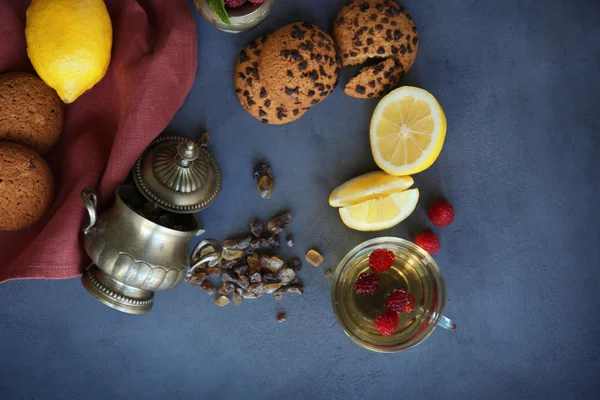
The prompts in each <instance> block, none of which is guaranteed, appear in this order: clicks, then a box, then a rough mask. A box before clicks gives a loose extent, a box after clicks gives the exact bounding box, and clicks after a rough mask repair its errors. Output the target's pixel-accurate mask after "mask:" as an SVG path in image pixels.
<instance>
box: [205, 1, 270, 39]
mask: <svg viewBox="0 0 600 400" xmlns="http://www.w3.org/2000/svg"><path fill="white" fill-rule="evenodd" d="M276 1H277V0H265V2H264V3H262V4H253V3H250V2H247V3H246V4H244V5H243V6H241V7H238V8H228V9H227V14H228V15H229V20H230V21H231V25H227V24H226V23H224V22H223V21H221V19H220V18H219V16H218V15H217V13H215V12H214V11H213V9H212V8H211V7H210V5H209V4H208V1H206V0H194V6H195V7H196V10H198V12H199V13H200V15H202V17H203V18H204V19H205V20H207V21H208V22H209V23H210V24H212V25H213V26H214V27H215V28H217V29H219V30H222V31H223V32H228V33H240V32H244V31H247V30H249V29H251V28H254V27H255V26H257V25H258V24H260V23H261V22H262V21H263V20H264V19H265V18H267V15H269V13H270V12H271V10H272V9H273V6H274V5H275V2H276Z"/></svg>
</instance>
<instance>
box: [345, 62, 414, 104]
mask: <svg viewBox="0 0 600 400" xmlns="http://www.w3.org/2000/svg"><path fill="white" fill-rule="evenodd" d="M403 77H404V68H402V65H401V64H400V61H399V60H398V59H397V58H388V59H385V60H384V61H382V62H380V63H379V64H377V65H372V66H369V67H364V68H362V69H361V70H360V72H359V73H358V75H356V76H355V77H354V78H352V79H350V81H349V82H348V84H347V85H346V88H345V89H344V93H346V94H347V95H348V96H351V97H356V98H359V99H370V98H376V97H381V96H383V95H385V94H387V92H389V91H390V90H392V89H393V88H395V87H396V85H397V84H398V82H400V80H401V79H402V78H403Z"/></svg>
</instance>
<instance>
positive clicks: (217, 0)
mask: <svg viewBox="0 0 600 400" xmlns="http://www.w3.org/2000/svg"><path fill="white" fill-rule="evenodd" d="M207 1H208V4H209V5H210V8H212V9H213V11H214V12H215V13H216V14H217V16H218V17H219V18H220V19H221V21H223V22H224V23H226V24H227V25H231V21H230V20H229V15H227V10H225V2H224V1H223V0H207Z"/></svg>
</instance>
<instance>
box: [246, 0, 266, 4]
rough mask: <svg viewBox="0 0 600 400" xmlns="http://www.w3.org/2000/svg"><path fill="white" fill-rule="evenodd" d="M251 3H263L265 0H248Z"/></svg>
mask: <svg viewBox="0 0 600 400" xmlns="http://www.w3.org/2000/svg"><path fill="white" fill-rule="evenodd" d="M248 1H249V2H250V3H254V4H262V3H264V2H265V0H248Z"/></svg>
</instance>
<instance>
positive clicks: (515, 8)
mask: <svg viewBox="0 0 600 400" xmlns="http://www.w3.org/2000/svg"><path fill="white" fill-rule="evenodd" d="M279 3H280V4H278V5H277V6H276V8H275V10H274V12H273V14H272V15H271V16H270V18H269V19H268V20H267V21H266V22H265V23H264V24H263V25H261V26H260V27H259V28H258V29H257V30H255V31H253V32H249V33H245V34H242V35H239V36H231V35H227V34H223V33H220V32H218V31H216V30H215V29H213V28H212V27H211V26H209V25H208V24H206V23H205V22H204V21H203V20H201V19H200V18H198V17H197V22H198V24H197V25H198V26H197V32H198V35H199V54H198V56H199V60H200V64H199V70H198V77H197V79H196V83H195V85H194V88H193V90H192V92H191V93H190V95H189V97H188V99H187V101H186V103H185V104H184V106H183V107H182V109H181V110H180V111H179V113H178V114H177V116H176V118H175V120H174V121H173V124H172V128H173V129H174V130H176V131H179V132H180V133H183V134H187V135H190V136H194V135H197V133H199V131H200V129H202V128H206V129H208V130H209V131H210V132H211V133H212V135H213V145H212V151H213V153H214V154H215V156H216V158H217V159H218V160H219V162H220V164H221V167H222V170H223V191H222V193H221V195H220V197H219V199H218V201H217V202H216V203H215V204H214V206H212V207H211V208H210V209H208V210H207V211H205V212H203V213H202V214H201V215H200V218H201V220H202V221H203V224H204V226H205V228H206V229H207V235H208V236H210V237H215V238H218V239H222V238H223V237H224V236H225V235H226V234H229V233H232V232H233V233H235V232H243V231H245V230H246V229H247V228H246V227H247V222H248V221H249V220H250V219H251V218H252V217H254V216H258V217H261V218H268V217H269V216H270V215H271V214H273V213H274V212H276V211H278V210H280V209H284V208H289V209H291V210H292V211H293V212H294V214H295V220H294V222H293V224H292V227H291V231H292V232H293V233H294V235H295V237H296V242H297V245H296V246H295V247H294V248H293V249H291V251H288V254H289V255H293V254H297V255H301V254H303V253H304V252H305V251H306V250H307V249H308V248H310V247H312V246H318V247H320V248H321V249H322V251H323V253H324V255H325V259H326V262H325V266H324V267H321V268H319V269H316V268H312V267H308V266H307V267H305V268H304V269H303V270H302V272H301V277H302V278H303V280H304V282H305V284H306V290H307V295H306V296H304V297H302V298H297V297H295V298H292V297H290V298H286V299H284V300H283V301H281V302H275V301H273V300H272V299H270V298H263V299H259V300H256V301H254V302H246V303H244V304H243V305H242V306H241V307H233V306H227V307H225V308H217V307H216V306H214V305H212V304H211V302H212V299H211V298H210V297H208V296H206V295H204V294H202V293H200V292H199V291H198V290H197V289H193V288H191V287H189V286H187V285H181V286H180V287H178V288H177V289H175V290H173V291H171V292H168V293H162V294H158V295H157V299H156V300H157V301H156V305H155V307H154V310H153V311H152V313H150V314H149V315H147V316H143V317H134V316H129V315H125V314H121V313H118V312H116V311H113V310H111V309H109V308H107V307H104V306H102V305H101V304H100V303H98V302H97V301H96V300H94V299H93V298H92V297H91V296H89V295H88V294H87V293H86V292H85V290H84V289H83V288H82V287H81V285H80V283H79V280H77V279H74V280H69V281H26V282H9V283H6V284H3V285H0V398H1V399H3V400H4V399H79V398H81V399H142V398H143V399H198V398H222V399H245V398H269V399H271V398H278V399H280V398H287V399H292V398H302V399H304V398H306V399H316V398H322V399H348V398H358V399H366V398H373V397H375V394H377V395H378V397H379V398H382V399H387V398H404V399H442V398H444V399H517V398H518V399H521V398H527V399H591V398H594V397H595V396H594V395H597V394H598V393H600V380H599V379H598V377H599V376H600V365H599V359H600V354H599V353H600V352H599V347H600V345H599V343H600V340H599V339H598V338H599V337H600V324H599V323H598V322H597V318H598V309H599V306H600V296H598V284H599V282H600V250H599V249H600V246H599V244H600V234H599V227H598V226H599V223H600V220H599V217H598V207H599V205H600V187H599V185H600V157H599V155H598V153H599V152H600V132H599V131H600V120H599V114H600V113H599V111H600V90H599V87H600V79H599V78H598V73H599V72H600V2H598V1H567V0H539V1H534V0H522V1H518V0H504V1H477V0H469V1H467V0H463V1H457V0H450V1H433V0H421V1H417V0H411V1H405V5H406V6H407V8H408V9H409V10H410V11H411V12H412V14H413V16H414V18H415V20H416V22H417V25H418V27H419V30H420V33H421V42H420V43H421V47H420V49H419V55H418V57H417V62H416V64H415V66H414V67H413V69H412V71H411V72H410V74H409V75H408V77H407V78H406V80H405V81H404V82H403V83H404V84H412V85H417V86H421V87H423V88H426V89H427V90H429V91H431V92H432V93H433V94H434V95H435V96H436V97H437V98H438V99H439V101H440V103H441V104H442V105H443V107H444V109H445V111H446V115H447V117H448V136H447V140H446V144H445V147H444V150H443V151H442V154H441V156H440V158H439V159H438V161H437V162H436V163H435V164H434V165H433V166H432V167H431V168H430V169H428V170H427V171H425V172H423V173H421V174H419V175H417V176H415V181H416V187H418V188H419V189H420V190H421V198H422V201H421V202H420V204H419V207H418V209H417V211H416V212H415V213H414V214H413V215H412V216H411V217H410V218H409V219H408V220H407V221H406V222H405V223H403V224H401V225H400V226H398V227H397V228H394V229H391V230H390V231H386V232H382V234H389V235H397V236H400V237H412V235H413V234H414V233H416V232H418V231H420V230H421V229H422V228H423V227H425V226H427V222H426V221H427V220H426V216H425V212H424V209H426V207H427V205H428V204H429V203H430V202H431V201H433V200H435V199H437V198H438V197H440V196H443V197H447V198H448V199H449V200H450V201H451V202H452V203H453V204H454V206H455V209H456V212H457V219H456V222H455V224H454V225H452V226H451V227H449V228H446V229H436V230H435V231H436V232H437V233H438V235H439V236H440V238H441V241H442V251H441V252H440V253H439V254H437V255H436V257H435V258H436V260H437V262H438V263H439V265H440V267H441V269H442V272H443V274H444V276H445V279H446V285H447V306H446V314H447V315H449V316H451V317H452V318H454V319H455V320H456V322H457V324H458V330H457V332H456V333H449V332H445V331H443V330H441V329H439V330H436V331H435V332H434V334H433V335H432V336H431V337H430V338H429V339H428V340H427V341H426V342H424V343H423V344H421V345H420V346H418V347H416V348H415V349H412V350H410V351H408V352H406V353H403V354H397V355H381V354H375V353H370V352H368V351H366V350H364V349H362V348H360V347H358V346H356V345H355V344H354V343H353V342H352V341H350V339H348V338H347V337H346V336H345V335H344V333H343V332H342V331H341V330H340V329H339V327H338V326H337V324H336V321H335V318H334V315H333V312H332V310H331V306H330V300H329V291H330V281H329V280H327V279H326V278H324V277H323V271H324V270H325V269H326V268H328V267H330V268H334V267H335V265H336V264H337V262H338V261H339V260H340V259H341V257H342V256H343V255H344V254H345V253H346V252H347V251H348V250H350V249H351V248H352V247H353V246H355V245H356V244H358V243H359V242H361V241H363V240H365V239H368V238H372V237H375V236H377V235H376V234H369V233H359V232H353V231H350V230H349V229H347V228H345V227H344V226H343V224H342V223H341V221H340V220H339V217H338V215H337V212H336V211H335V210H334V209H331V208H329V206H328V205H327V197H328V195H329V192H330V191H331V189H333V188H334V187H335V186H337V185H338V184H339V183H341V182H343V181H344V180H346V179H348V178H351V177H353V176H355V175H357V174H360V173H363V172H367V171H370V170H373V169H374V168H375V164H374V162H373V160H372V158H371V155H370V150H369V146H368V126H369V119H370V116H371V113H372V111H373V109H374V107H375V105H376V102H375V101H364V100H356V99H351V98H349V97H346V96H345V95H344V94H343V92H342V90H341V89H338V90H337V91H336V92H335V93H334V94H333V95H332V96H330V98H328V99H327V100H326V101H325V102H324V103H323V104H321V105H319V106H317V107H316V108H314V109H313V110H311V111H310V112H309V113H308V114H307V115H306V116H305V117H303V118H302V119H301V120H299V121H297V122H295V123H292V124H289V125H286V126H282V127H275V126H265V125H262V124H260V123H259V122H258V121H255V120H254V119H252V118H251V117H249V116H248V115H247V114H246V113H245V112H244V111H243V110H242V109H241V107H240V105H239V103H238V101H237V98H236V96H235V93H234V90H233V86H232V84H233V83H232V79H231V77H232V73H233V66H234V63H235V60H236V56H237V54H238V52H239V50H240V49H241V48H242V47H243V46H244V45H245V44H246V43H247V42H248V41H249V40H251V38H252V37H253V36H254V35H256V34H260V33H263V32H267V31H269V30H272V29H274V28H276V27H278V26H280V25H283V24H284V23H286V22H289V21H292V20H295V19H306V20H309V21H312V22H315V23H318V24H319V25H321V26H325V27H327V26H329V25H330V22H331V21H332V20H333V17H334V16H335V14H336V12H337V10H338V9H339V8H340V6H341V4H342V3H343V1H342V0H335V1H334V0H329V1H317V0H294V1H291V0H287V1H286V0H284V1H280V2H279ZM348 76H349V72H345V74H344V79H342V83H343V82H345V80H346V79H347V77H348ZM263 157H264V158H266V159H268V160H269V161H270V162H271V164H272V165H273V167H274V169H275V173H276V177H277V190H276V192H275V195H274V196H273V198H272V199H271V200H269V201H267V202H265V201H262V200H260V199H259V198H258V196H257V195H256V193H255V188H254V185H253V182H252V180H251V169H252V166H253V163H254V161H255V160H257V159H259V158H263ZM281 309H283V310H285V311H286V312H287V314H288V321H287V322H286V323H285V324H278V323H276V322H275V315H276V313H277V312H278V311H279V310H281Z"/></svg>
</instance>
